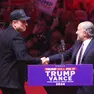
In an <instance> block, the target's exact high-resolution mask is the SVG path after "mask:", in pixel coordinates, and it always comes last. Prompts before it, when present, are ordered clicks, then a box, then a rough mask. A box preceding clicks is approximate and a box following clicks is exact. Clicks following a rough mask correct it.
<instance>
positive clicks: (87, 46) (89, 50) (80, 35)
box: [44, 21, 94, 94]
mask: <svg viewBox="0 0 94 94" xmlns="http://www.w3.org/2000/svg"><path fill="white" fill-rule="evenodd" d="M76 34H77V41H76V42H75V44H74V45H73V46H72V47H71V48H70V49H69V50H67V51H65V52H63V53H62V54H55V55H52V56H49V57H47V58H46V59H45V60H44V62H49V61H50V62H51V61H53V60H57V59H61V58H62V57H63V58H64V61H68V60H72V63H73V64H92V65H93V70H94V25H93V23H92V22H90V21H85V22H81V23H80V24H79V25H78V27H77V32H76ZM93 75H94V74H93ZM93 83H94V79H93ZM76 94H94V86H82V87H80V88H79V89H78V90H77V93H76Z"/></svg>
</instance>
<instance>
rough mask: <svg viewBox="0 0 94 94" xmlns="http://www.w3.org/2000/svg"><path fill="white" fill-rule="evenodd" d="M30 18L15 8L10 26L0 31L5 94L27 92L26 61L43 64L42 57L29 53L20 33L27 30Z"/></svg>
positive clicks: (0, 84) (0, 77)
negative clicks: (25, 84)
mask: <svg viewBox="0 0 94 94" xmlns="http://www.w3.org/2000/svg"><path fill="white" fill-rule="evenodd" d="M28 19H30V17H28V16H26V14H25V12H24V10H23V9H19V10H14V11H13V12H11V13H10V25H9V27H8V28H7V29H5V30H2V31H0V89H1V90H2V92H3V94H26V93H25V89H24V68H25V63H24V61H25V62H26V63H28V62H29V61H30V62H31V64H32V63H34V64H42V59H39V58H32V57H31V56H29V55H28V54H27V50H26V46H25V41H24V39H23V38H22V36H21V35H20V32H24V31H25V30H26V26H28V24H27V20H28ZM30 62H29V63H30Z"/></svg>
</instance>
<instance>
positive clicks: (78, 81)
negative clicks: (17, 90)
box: [28, 64, 93, 86]
mask: <svg viewBox="0 0 94 94" xmlns="http://www.w3.org/2000/svg"><path fill="white" fill-rule="evenodd" d="M28 85H29V86H83V85H84V86H90V85H93V66H92V64H83V65H82V64H81V65H72V64H65V65H64V64H62V65H28Z"/></svg>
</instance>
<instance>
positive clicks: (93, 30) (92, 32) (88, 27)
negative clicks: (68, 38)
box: [78, 21, 94, 37]
mask: <svg viewBox="0 0 94 94" xmlns="http://www.w3.org/2000/svg"><path fill="white" fill-rule="evenodd" d="M78 26H81V27H82V28H83V29H85V31H86V32H87V33H88V35H89V36H91V37H94V24H93V23H92V22H90V21H84V22H81V23H80V24H79V25H78Z"/></svg>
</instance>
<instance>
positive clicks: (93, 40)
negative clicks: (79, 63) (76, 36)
mask: <svg viewBox="0 0 94 94" xmlns="http://www.w3.org/2000/svg"><path fill="white" fill-rule="evenodd" d="M93 42H94V39H92V40H91V42H90V43H89V44H88V46H87V48H86V50H85V52H84V55H83V59H84V58H85V56H86V54H87V53H88V51H89V50H90V48H91V47H92V45H94V43H93Z"/></svg>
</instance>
